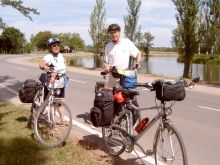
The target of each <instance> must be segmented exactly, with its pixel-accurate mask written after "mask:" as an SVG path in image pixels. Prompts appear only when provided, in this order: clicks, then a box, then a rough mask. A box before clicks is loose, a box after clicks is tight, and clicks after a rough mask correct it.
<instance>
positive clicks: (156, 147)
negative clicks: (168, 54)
mask: <svg viewBox="0 0 220 165" xmlns="http://www.w3.org/2000/svg"><path fill="white" fill-rule="evenodd" d="M178 81H179V82H182V84H183V85H184V88H185V87H189V88H192V87H193V86H194V83H195V82H197V81H199V78H195V79H193V80H192V81H191V82H190V83H188V82H187V81H186V80H183V79H180V80H178ZM172 83H173V82H172ZM137 86H139V87H145V88H147V89H149V91H155V92H156V94H158V91H156V89H155V88H154V86H153V84H152V85H151V83H138V84H137ZM115 91H116V92H117V91H120V92H121V93H122V95H123V97H124V98H125V101H124V102H123V103H122V104H121V105H122V109H121V111H120V112H119V114H118V115H115V116H114V118H113V120H112V124H111V125H109V126H104V127H102V134H103V140H104V143H105V146H106V149H107V151H108V153H109V154H110V155H113V156H116V155H120V154H121V153H123V152H124V151H126V152H132V151H133V150H134V145H138V146H139V147H140V148H141V146H140V145H139V144H138V143H137V141H138V140H139V139H140V137H142V136H143V134H144V133H146V131H147V130H148V129H149V128H151V127H152V126H153V125H154V124H155V123H156V122H157V121H159V125H158V128H157V130H156V133H155V136H154V142H153V150H152V151H150V150H147V151H146V152H145V151H144V149H143V148H141V150H142V151H143V152H144V153H145V154H146V155H154V157H155V164H156V165H158V164H165V163H168V164H172V163H173V164H182V165H187V164H188V160H187V155H186V149H185V146H184V143H183V139H182V137H181V135H180V133H179V131H178V130H177V129H176V128H175V126H174V125H173V124H171V120H170V119H169V118H168V116H169V115H171V114H172V108H171V107H172V106H173V105H174V103H175V102H174V103H171V105H170V106H166V102H167V101H166V99H163V98H160V97H159V96H156V98H157V99H158V98H159V100H160V106H158V105H157V103H156V106H151V107H146V108H138V107H136V106H135V105H134V104H133V103H132V99H133V98H134V96H136V95H139V92H138V91H134V90H127V89H115ZM160 92H161V91H160ZM155 100H156V99H155ZM168 101H172V100H168ZM155 108H156V109H157V111H158V113H157V115H156V116H155V117H153V119H151V120H150V121H149V119H148V118H144V119H143V120H141V116H139V119H138V120H137V121H136V122H134V121H133V111H139V112H140V111H144V110H155Z"/></svg>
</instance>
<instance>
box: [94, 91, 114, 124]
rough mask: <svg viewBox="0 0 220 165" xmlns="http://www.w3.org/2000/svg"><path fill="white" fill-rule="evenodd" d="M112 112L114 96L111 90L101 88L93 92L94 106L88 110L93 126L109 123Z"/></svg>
mask: <svg viewBox="0 0 220 165" xmlns="http://www.w3.org/2000/svg"><path fill="white" fill-rule="evenodd" d="M113 114H114V98H113V93H112V91H111V90H108V89H102V90H101V91H99V92H97V93H96V94H95V99H94V107H93V108H92V109H91V110H90V117H91V121H92V124H93V126H95V127H102V126H105V125H110V124H111V121H112V119H113Z"/></svg>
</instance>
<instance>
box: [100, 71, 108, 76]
mask: <svg viewBox="0 0 220 165" xmlns="http://www.w3.org/2000/svg"><path fill="white" fill-rule="evenodd" d="M100 74H101V75H102V76H105V75H107V74H108V73H106V72H101V73H100Z"/></svg>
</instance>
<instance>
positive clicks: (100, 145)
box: [78, 135, 144, 165]
mask: <svg viewBox="0 0 220 165" xmlns="http://www.w3.org/2000/svg"><path fill="white" fill-rule="evenodd" d="M78 145H80V146H82V147H83V148H85V149H86V150H101V151H104V152H105V153H107V151H106V148H105V145H104V141H103V139H102V138H100V137H98V136H96V135H88V136H84V137H83V139H81V140H79V142H78ZM103 157H104V158H105V157H108V158H110V159H111V164H113V165H119V164H120V165H143V164H144V162H143V160H141V159H140V158H139V157H137V158H122V156H108V155H106V156H103Z"/></svg>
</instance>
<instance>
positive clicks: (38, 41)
mask: <svg viewBox="0 0 220 165" xmlns="http://www.w3.org/2000/svg"><path fill="white" fill-rule="evenodd" d="M51 37H57V38H59V39H60V40H61V52H66V53H69V52H73V51H75V50H84V49H85V42H84V40H83V39H82V38H81V37H80V35H79V34H78V33H58V34H54V33H52V32H50V31H42V32H38V33H37V34H36V35H32V36H31V39H30V42H27V41H26V40H25V35H24V34H23V33H22V32H20V30H19V29H16V28H14V27H7V28H4V30H3V32H2V35H1V37H0V53H2V54H17V53H30V52H32V51H45V50H47V41H48V39H49V38H51Z"/></svg>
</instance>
